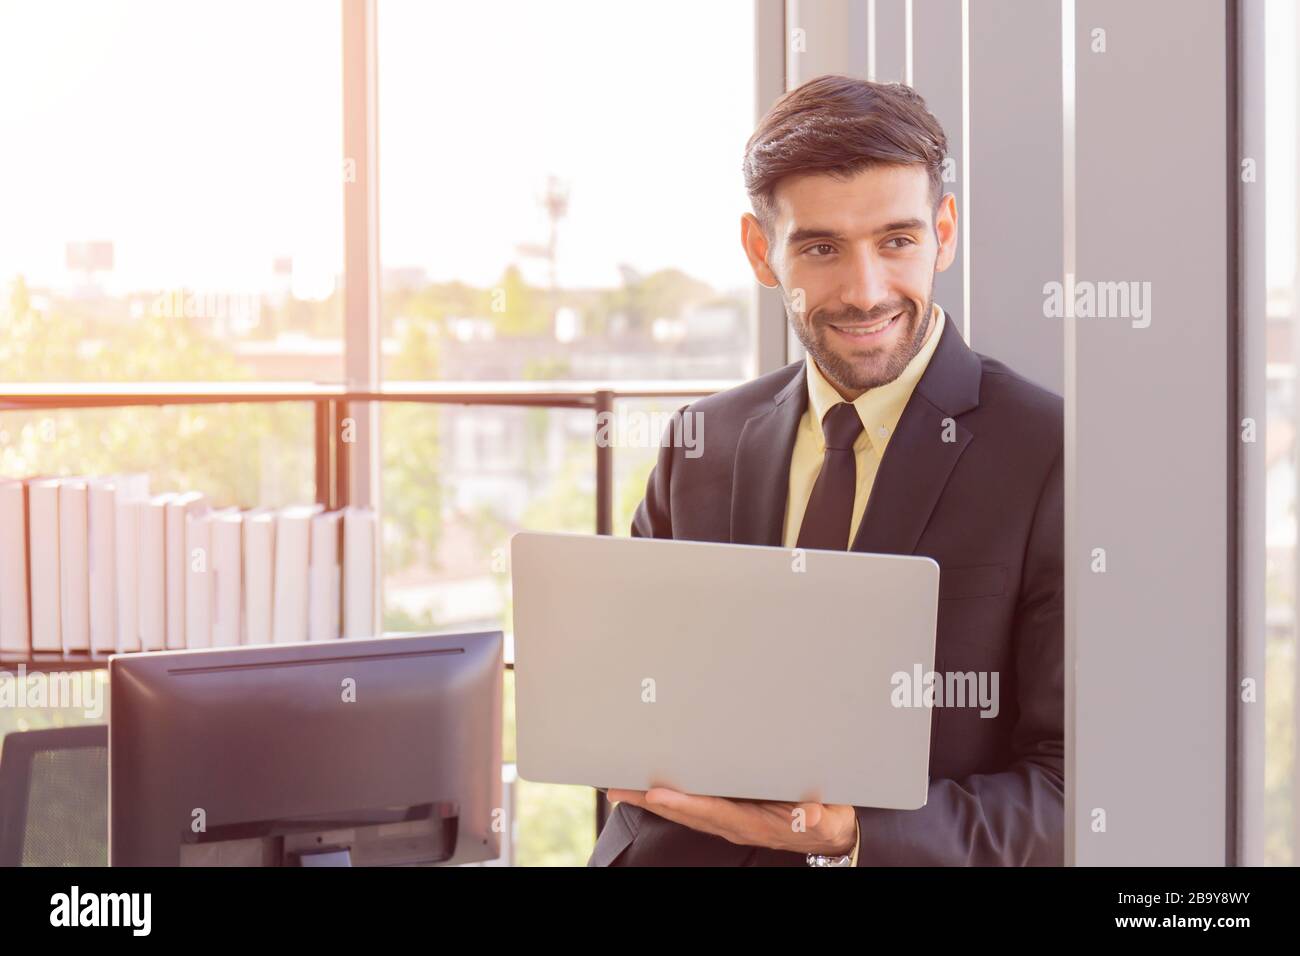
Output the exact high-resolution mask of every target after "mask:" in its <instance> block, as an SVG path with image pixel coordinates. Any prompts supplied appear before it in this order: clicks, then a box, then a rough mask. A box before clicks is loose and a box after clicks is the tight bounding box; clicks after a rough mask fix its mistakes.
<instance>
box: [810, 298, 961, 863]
mask: <svg viewBox="0 0 1300 956" xmlns="http://www.w3.org/2000/svg"><path fill="white" fill-rule="evenodd" d="M933 315H934V321H933V322H932V323H931V325H930V334H929V337H927V338H926V340H925V344H924V345H922V346H921V351H919V352H917V353H916V355H915V356H913V358H912V361H910V362H908V363H907V368H905V369H903V374H901V375H900V376H898V378H896V379H894V380H893V381H892V382H889V383H888V384H886V385H881V386H880V387H879V388H870V389H867V391H865V392H863V393H862V394H861V395H859V396H858V397H857V399H856V400H855V401H854V402H853V406H854V407H855V408H856V409H857V410H858V417H859V418H861V419H862V433H861V434H860V435H858V439H857V441H855V442H854V443H853V458H854V461H855V462H856V463H857V473H858V482H857V487H856V488H855V489H854V492H853V521H852V524H850V526H849V536H848V539H847V540H846V541H845V542H844V548H845V550H848V547H849V545H850V544H851V543H852V541H853V539H854V537H855V536H856V535H857V533H858V525H860V524H861V523H862V516H863V515H864V514H866V511H867V499H868V498H869V497H870V495H871V486H872V485H873V484H874V483H875V480H876V472H877V471H878V470H879V469H880V461H881V459H882V458H883V457H884V455H885V448H886V447H887V446H888V444H889V437H890V436H891V435H893V434H894V429H895V428H897V427H898V420H899V419H900V418H901V417H902V415H903V409H904V408H905V407H906V405H907V400H908V399H909V398H911V397H912V390H913V389H914V388H916V383H917V382H919V381H920V380H921V375H922V374H923V373H924V372H925V369H926V367H927V366H928V365H929V364H930V356H932V355H934V350H935V348H937V347H938V345H939V336H940V335H942V334H943V326H944V316H943V310H942V309H940V308H939V306H938V305H935V306H934V307H933ZM804 361H805V363H806V368H807V379H808V408H807V409H806V410H805V411H804V413H803V418H801V419H800V420H799V431H798V433H797V434H796V436H795V441H794V451H793V452H791V454H790V488H789V491H788V493H787V496H786V503H785V537H784V542H785V546H786V547H787V548H793V547H795V545H796V544H797V542H798V540H799V528H800V526H801V525H802V524H803V515H804V511H805V510H807V508H808V499H809V497H810V496H811V495H812V490H813V485H815V484H816V483H817V475H818V473H820V472H821V470H822V459H823V458H824V457H825V455H826V435H825V433H824V432H823V431H822V419H823V418H824V417H825V416H826V413H827V412H829V411H830V410H831V409H832V408H834V407H835V406H836V405H837V404H839V403H840V402H842V401H844V397H843V396H842V395H840V393H839V392H837V391H836V390H835V386H834V385H832V384H831V383H830V382H828V381H826V376H824V375H823V374H822V371H821V369H820V368H818V366H817V363H816V362H814V361H813V357H812V356H811V355H807V356H805V359H804ZM853 825H854V828H855V832H856V833H857V837H856V838H855V840H854V843H853V854H852V860H851V862H850V864H849V865H850V866H857V865H858V850H859V848H860V847H861V844H862V827H861V825H860V824H859V823H858V822H857V821H856V820H855V821H854V824H853Z"/></svg>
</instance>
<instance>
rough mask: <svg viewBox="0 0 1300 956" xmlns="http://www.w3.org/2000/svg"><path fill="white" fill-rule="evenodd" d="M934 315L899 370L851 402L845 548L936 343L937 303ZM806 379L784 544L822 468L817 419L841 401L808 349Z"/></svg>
mask: <svg viewBox="0 0 1300 956" xmlns="http://www.w3.org/2000/svg"><path fill="white" fill-rule="evenodd" d="M933 312H934V321H933V322H932V323H931V325H930V335H929V337H928V338H927V339H926V340H925V344H924V345H922V346H921V351H919V352H917V353H916V355H915V356H913V357H912V361H910V362H908V363H907V368H905V369H903V374H901V375H899V376H898V378H896V379H894V380H893V381H892V382H889V383H888V384H886V385H881V386H879V387H878V388H869V389H867V390H866V391H865V392H863V393H862V394H861V395H859V396H858V397H857V399H856V400H855V401H854V402H853V407H854V408H856V409H857V410H858V417H859V418H861V419H862V432H861V434H859V435H858V439H857V441H855V442H854V443H853V458H854V460H855V461H856V462H857V471H858V484H857V488H856V489H855V490H854V492H853V522H852V524H851V525H850V526H849V536H848V538H847V539H846V540H845V542H844V549H845V550H846V551H847V550H848V547H849V544H850V543H851V542H852V541H853V538H854V537H855V536H856V535H857V533H858V525H860V524H861V523H862V516H863V515H864V514H865V513H866V510H867V498H868V497H869V496H870V494H871V486H872V484H874V482H875V480H876V472H877V470H879V468H880V461H881V459H882V458H883V457H884V454H885V448H886V447H887V446H888V444H889V437H890V436H891V435H893V434H894V429H895V428H897V427H898V420H899V418H901V417H902V415H903V408H904V407H905V406H906V405H907V400H908V399H909V398H911V397H912V390H913V389H914V388H915V387H916V383H917V382H919V381H920V380H921V375H922V374H923V373H924V372H925V369H926V366H928V365H929V364H930V356H932V355H934V350H935V348H936V347H938V345H939V336H940V335H942V334H943V324H944V317H943V310H942V309H940V308H939V306H938V305H935V306H934V307H933ZM804 362H805V363H806V367H807V379H808V408H807V409H806V410H805V411H804V413H803V418H801V419H800V420H799V430H798V432H797V434H796V435H795V441H794V451H793V452H792V453H791V454H790V487H789V491H788V493H787V496H786V503H785V534H784V538H783V541H784V543H785V547H787V548H793V547H795V545H796V544H797V543H798V541H799V528H800V526H801V525H802V524H803V515H804V511H805V510H806V509H807V507H808V498H809V497H810V496H811V495H812V490H813V485H815V484H816V483H817V475H818V473H820V472H821V470H822V459H823V458H824V457H825V455H826V435H825V434H824V433H823V432H822V419H823V418H824V417H825V416H826V413H827V412H829V411H830V410H831V409H832V408H833V407H835V406H836V405H838V404H839V403H840V402H842V401H844V398H843V397H842V396H841V395H840V393H839V392H837V391H836V390H835V386H834V385H832V384H831V383H830V382H828V381H826V376H824V375H823V374H822V371H821V369H820V368H818V367H817V363H816V362H814V361H813V357H812V356H811V355H807V356H805V358H804Z"/></svg>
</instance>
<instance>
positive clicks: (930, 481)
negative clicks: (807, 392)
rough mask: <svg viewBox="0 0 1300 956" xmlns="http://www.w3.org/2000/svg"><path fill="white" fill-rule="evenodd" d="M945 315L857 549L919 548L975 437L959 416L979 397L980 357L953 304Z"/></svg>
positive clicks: (884, 464) (879, 477)
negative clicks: (959, 325) (951, 314)
mask: <svg viewBox="0 0 1300 956" xmlns="http://www.w3.org/2000/svg"><path fill="white" fill-rule="evenodd" d="M944 322H945V323H946V325H945V326H944V330H943V337H942V338H941V339H940V340H939V345H938V347H937V348H936V349H935V352H934V355H932V356H931V357H930V364H929V365H928V366H926V370H925V372H924V374H922V376H921V379H920V381H918V382H917V383H916V388H915V390H913V392H912V395H911V397H910V398H909V399H908V402H907V405H906V406H905V407H904V409H903V414H902V417H901V418H900V419H899V421H898V428H897V429H896V430H895V431H894V434H893V436H892V437H891V438H890V439H889V445H888V447H887V448H886V449H885V457H884V458H883V459H882V460H881V462H880V468H879V470H878V471H877V472H876V480H875V482H874V484H873V485H872V488H871V497H870V498H868V499H867V511H866V514H864V515H863V517H862V523H861V525H860V526H859V527H858V533H857V536H856V537H855V538H854V539H853V545H852V547H851V548H850V550H852V551H867V552H874V553H877V554H912V553H913V552H914V551H915V549H916V545H917V542H918V541H919V540H920V538H921V533H922V532H923V531H924V530H925V526H926V524H927V523H928V522H929V520H930V514H931V513H932V512H933V511H934V508H935V505H937V504H938V502H939V495H940V494H942V492H943V488H944V486H945V485H946V484H947V483H948V477H949V475H951V474H952V470H953V468H954V467H956V465H957V459H958V458H960V457H961V454H962V452H963V451H965V450H966V446H967V445H969V444H970V442H971V439H972V437H973V436H972V435H971V433H970V431H968V430H967V429H966V428H964V427H963V426H962V425H961V423H960V422H958V421H957V420H956V419H957V416H958V415H961V414H962V413H963V412H966V411H969V410H970V409H972V408H974V407H975V406H976V405H978V404H979V385H980V359H979V356H978V355H976V354H975V353H974V352H973V351H971V349H970V347H969V346H968V345H967V344H966V343H965V341H964V340H963V339H962V337H961V330H960V329H958V328H957V325H956V323H954V322H953V321H952V319H951V318H949V317H948V314H947V313H946V312H945V313H944ZM948 420H951V426H950V427H949V426H948V425H947V423H948ZM945 439H950V440H945Z"/></svg>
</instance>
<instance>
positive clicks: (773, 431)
mask: <svg viewBox="0 0 1300 956" xmlns="http://www.w3.org/2000/svg"><path fill="white" fill-rule="evenodd" d="M806 376H807V369H805V367H804V364H803V362H800V363H799V367H798V368H797V369H796V370H795V374H794V377H793V378H791V379H790V381H789V382H788V383H787V384H786V385H785V387H784V388H782V389H781V391H780V392H778V393H777V394H776V396H775V398H774V399H773V402H774V407H773V408H771V409H769V410H768V411H766V412H764V413H762V414H760V415H755V416H754V417H753V418H751V419H749V420H748V421H746V422H745V425H744V427H743V428H742V429H741V432H740V441H739V443H738V444H737V447H736V461H735V469H734V471H733V472H732V477H731V540H732V542H733V543H735V544H764V545H772V546H775V547H780V546H781V538H782V532H783V531H784V530H785V527H784V526H785V503H786V498H787V496H788V493H789V487H790V455H791V453H792V452H793V451H794V439H795V435H796V433H797V430H798V428H799V419H800V418H802V417H803V413H804V409H805V408H807V407H808V385H807V378H806Z"/></svg>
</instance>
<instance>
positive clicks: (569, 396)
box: [0, 380, 739, 835]
mask: <svg viewBox="0 0 1300 956" xmlns="http://www.w3.org/2000/svg"><path fill="white" fill-rule="evenodd" d="M736 384H739V382H738V380H709V381H702V380H692V381H680V382H663V381H655V382H651V381H626V382H619V383H607V382H545V383H542V382H386V383H384V384H383V385H382V386H380V387H378V388H375V389H350V388H347V387H345V386H343V385H329V384H320V383H312V382H256V383H252V382H144V383H140V382H129V383H121V384H116V383H104V382H94V383H67V382H57V383H44V382H42V383H22V384H7V385H5V386H4V391H2V392H0V412H6V411H39V410H51V411H53V410H66V409H74V408H126V407H132V406H162V405H212V404H266V403H273V402H275V403H278V402H310V403H311V404H312V406H313V408H314V409H315V428H314V434H313V441H312V447H313V450H314V458H315V487H316V500H317V502H318V503H320V504H322V505H324V506H325V507H326V508H329V509H334V508H341V507H344V506H346V505H347V504H349V503H351V495H350V484H349V473H350V462H351V455H350V449H351V443H349V442H346V441H344V440H343V435H344V429H343V427H342V426H343V422H344V420H345V419H347V418H348V417H349V413H350V411H351V408H352V406H353V405H356V404H358V403H363V402H423V403H426V404H433V405H459V406H464V407H481V406H501V407H515V408H546V409H590V410H591V411H592V412H593V413H594V415H595V427H593V430H592V446H593V448H594V450H595V466H596V527H595V532H596V534H613V533H614V446H613V445H612V444H610V443H608V442H601V441H600V440H599V438H598V434H599V427H600V422H601V418H600V413H602V412H605V413H612V412H613V410H614V403H615V402H617V401H619V400H627V399H644V398H672V399H683V400H684V399H691V398H699V397H701V396H704V395H711V394H713V393H714V392H718V391H721V390H722V389H725V388H729V387H731V386H733V385H736ZM381 603H382V600H381ZM106 660H107V658H106V655H92V654H90V653H84V654H70V655H63V654H53V653H51V654H32V655H31V656H29V657H27V658H23V659H21V660H18V659H13V660H11V659H5V658H0V665H2V666H13V665H16V664H29V665H32V666H35V667H41V666H49V665H55V666H57V667H58V668H60V669H68V670H87V669H94V668H100V667H104V666H105V664H106ZM506 667H507V668H512V667H513V662H507V664H506ZM608 812H609V806H608V803H607V802H606V800H605V798H604V797H603V796H602V795H601V793H600V792H599V791H597V792H596V833H597V835H599V833H600V831H601V829H603V827H604V825H605V819H606V817H607V816H608Z"/></svg>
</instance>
